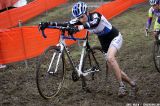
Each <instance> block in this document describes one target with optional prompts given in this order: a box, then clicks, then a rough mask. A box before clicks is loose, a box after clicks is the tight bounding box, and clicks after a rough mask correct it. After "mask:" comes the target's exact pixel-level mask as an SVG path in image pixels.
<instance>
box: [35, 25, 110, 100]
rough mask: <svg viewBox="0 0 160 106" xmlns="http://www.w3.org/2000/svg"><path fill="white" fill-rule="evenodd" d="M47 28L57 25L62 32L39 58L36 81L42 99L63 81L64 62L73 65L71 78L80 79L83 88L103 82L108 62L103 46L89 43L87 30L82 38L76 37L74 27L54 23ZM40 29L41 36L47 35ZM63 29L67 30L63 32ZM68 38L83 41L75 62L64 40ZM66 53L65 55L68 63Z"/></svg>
mask: <svg viewBox="0 0 160 106" xmlns="http://www.w3.org/2000/svg"><path fill="white" fill-rule="evenodd" d="M47 28H51V29H58V30H60V31H61V35H60V39H59V43H58V44H57V45H56V46H50V47H49V48H48V49H46V50H45V52H44V53H43V54H42V55H41V56H40V57H39V58H38V64H37V70H36V84H37V88H38V91H39V94H40V95H41V96H42V97H43V98H45V99H49V98H52V97H55V96H57V94H58V93H59V92H60V90H61V88H62V86H63V83H64V79H65V75H66V65H71V66H72V70H71V71H72V75H71V76H72V80H73V81H78V80H79V79H81V81H82V88H83V90H85V91H90V89H92V87H95V85H97V86H96V89H101V88H102V87H103V86H105V83H106V77H107V74H108V73H107V71H108V66H107V65H106V61H105V58H104V53H103V52H102V49H101V48H100V47H90V45H89V41H88V36H89V33H88V32H86V35H85V37H84V38H76V37H74V36H73V33H72V30H73V27H68V26H67V27H66V26H65V27H64V26H63V25H60V26H58V25H56V26H48V27H47ZM41 31H42V35H43V37H44V38H46V37H47V36H46V35H45V33H44V30H41ZM66 32H68V33H67V34H66ZM53 36H54V35H53ZM67 39H70V40H75V41H82V42H83V46H82V48H81V56H80V59H79V63H78V64H76V62H75V61H73V57H72V54H71V53H70V51H69V49H68V47H67V45H66V43H65V41H66V40H67ZM66 57H68V60H69V62H68V63H67V62H66ZM77 60H78V59H77ZM100 84H102V85H100Z"/></svg>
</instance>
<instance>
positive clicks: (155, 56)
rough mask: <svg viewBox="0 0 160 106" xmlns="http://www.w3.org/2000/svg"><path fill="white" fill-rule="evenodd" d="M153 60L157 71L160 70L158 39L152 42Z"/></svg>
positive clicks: (159, 44) (159, 45) (159, 42)
mask: <svg viewBox="0 0 160 106" xmlns="http://www.w3.org/2000/svg"><path fill="white" fill-rule="evenodd" d="M153 60H154V64H155V67H156V69H157V71H158V72H160V41H155V42H154V47H153Z"/></svg>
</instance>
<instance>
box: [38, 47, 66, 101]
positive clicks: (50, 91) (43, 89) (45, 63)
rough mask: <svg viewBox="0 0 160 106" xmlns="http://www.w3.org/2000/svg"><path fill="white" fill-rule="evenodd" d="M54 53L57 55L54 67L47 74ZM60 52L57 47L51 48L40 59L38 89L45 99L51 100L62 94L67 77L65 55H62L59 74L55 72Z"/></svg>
mask: <svg viewBox="0 0 160 106" xmlns="http://www.w3.org/2000/svg"><path fill="white" fill-rule="evenodd" d="M53 53H57V54H56V55H55V58H54V61H53V63H52V66H51V68H50V70H49V72H47V70H48V67H49V64H50V62H51V58H52V56H53ZM59 53H60V50H59V49H58V48H56V47H49V48H48V49H47V50H46V51H45V52H44V53H43V54H42V55H41V56H40V57H39V58H38V64H37V70H36V84H37V88H38V92H39V94H40V95H41V96H42V97H43V98H44V99H50V98H53V97H55V96H57V94H58V93H59V92H60V90H61V88H62V86H63V82H64V76H65V63H64V55H63V53H62V55H61V57H60V61H59V67H58V69H57V72H56V73H54V71H55V65H56V63H57V58H58V54H59Z"/></svg>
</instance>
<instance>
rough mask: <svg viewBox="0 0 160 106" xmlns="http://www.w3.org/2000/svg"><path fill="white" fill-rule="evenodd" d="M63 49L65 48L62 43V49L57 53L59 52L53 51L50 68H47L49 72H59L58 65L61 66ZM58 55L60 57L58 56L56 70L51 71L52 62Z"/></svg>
mask: <svg viewBox="0 0 160 106" xmlns="http://www.w3.org/2000/svg"><path fill="white" fill-rule="evenodd" d="M57 47H58V45H57ZM63 49H64V46H61V45H60V50H59V49H58V50H57V51H58V52H59V53H57V52H54V53H53V56H52V59H51V62H50V64H49V68H48V70H47V72H49V73H50V74H54V73H56V72H57V70H58V67H59V61H60V59H61V56H62V53H63ZM56 55H58V58H57V62H56V66H55V70H54V71H50V69H51V67H52V64H53V61H54V60H55V57H56Z"/></svg>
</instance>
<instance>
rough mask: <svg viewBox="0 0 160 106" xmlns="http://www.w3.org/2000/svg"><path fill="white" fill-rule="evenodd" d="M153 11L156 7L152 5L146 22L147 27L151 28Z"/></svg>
mask: <svg viewBox="0 0 160 106" xmlns="http://www.w3.org/2000/svg"><path fill="white" fill-rule="evenodd" d="M153 12H154V9H153V8H152V7H151V8H150V9H149V11H148V20H147V23H146V29H149V28H150V26H151V24H152V18H153Z"/></svg>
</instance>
